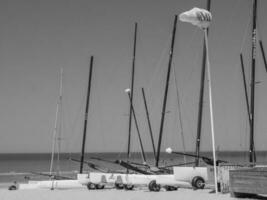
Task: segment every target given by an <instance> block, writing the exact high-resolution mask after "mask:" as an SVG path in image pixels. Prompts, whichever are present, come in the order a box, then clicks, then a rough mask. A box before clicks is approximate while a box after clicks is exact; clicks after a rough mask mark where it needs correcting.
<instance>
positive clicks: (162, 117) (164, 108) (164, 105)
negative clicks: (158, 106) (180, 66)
mask: <svg viewBox="0 0 267 200" xmlns="http://www.w3.org/2000/svg"><path fill="white" fill-rule="evenodd" d="M176 25H177V15H175V18H174V24H173V31H172V41H171V49H170V55H169V63H168V72H167V79H166V85H165V92H164V100H163V106H162V112H161V123H160V130H159V140H158V148H157V157H156V167H158V165H159V156H160V148H161V140H162V133H163V126H164V119H165V111H166V103H167V96H168V90H169V79H170V72H171V66H172V57H173V49H174V41H175V33H176Z"/></svg>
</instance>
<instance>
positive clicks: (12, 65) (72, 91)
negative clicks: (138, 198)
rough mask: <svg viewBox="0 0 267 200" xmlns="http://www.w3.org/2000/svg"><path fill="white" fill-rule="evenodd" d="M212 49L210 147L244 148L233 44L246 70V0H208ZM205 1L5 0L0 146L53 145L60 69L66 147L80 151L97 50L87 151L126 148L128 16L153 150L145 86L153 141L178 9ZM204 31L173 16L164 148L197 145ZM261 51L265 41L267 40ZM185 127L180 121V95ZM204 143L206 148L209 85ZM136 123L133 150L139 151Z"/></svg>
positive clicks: (259, 95) (264, 99) (266, 81)
mask: <svg viewBox="0 0 267 200" xmlns="http://www.w3.org/2000/svg"><path fill="white" fill-rule="evenodd" d="M211 1H212V5H211V9H212V14H213V22H212V24H211V26H210V35H209V48H210V63H211V75H212V90H213V96H214V120H215V137H216V146H219V148H220V150H248V147H249V124H248V119H247V115H246V114H247V113H246V107H245V100H244V90H243V85H242V76H241V68H240V62H239V53H240V49H242V51H243V53H244V58H245V61H244V62H245V67H246V73H247V78H248V79H249V74H250V62H251V61H250V52H251V38H250V37H251V30H250V29H251V12H252V0H211ZM205 6H206V1H205V0H75V1H74V0H1V1H0V111H1V112H0V134H1V140H0V152H1V153H15V152H21V153H26V152H36V153H39V152H50V151H51V146H52V133H53V127H54V121H55V114H56V104H57V100H58V95H59V79H60V68H61V67H62V68H63V69H64V76H63V108H62V111H61V112H60V113H61V114H62V117H61V120H60V121H62V131H61V134H62V142H61V145H62V151H65V152H79V151H80V149H81V139H82V131H83V120H84V119H83V116H84V110H85V96H86V89H87V82H88V71H89V58H90V56H91V55H94V56H95V63H94V74H93V80H92V89H91V92H92V93H91V99H90V108H89V119H88V120H89V121H88V129H87V130H88V136H87V143H86V151H88V152H95V151H104V152H106V151H119V152H125V151H126V145H127V134H128V110H129V102H128V97H127V95H126V94H125V93H124V89H125V88H128V87H129V85H130V72H131V62H132V49H133V34H134V22H138V36H137V53H136V77H135V83H136V84H135V94H134V95H135V96H134V105H135V108H136V114H137V118H138V122H139V126H140V132H141V135H142V138H143V142H144V146H145V150H146V151H152V147H151V142H150V139H149V132H148V126H147V123H146V118H145V111H144V105H143V101H142V96H141V87H144V88H145V91H146V95H147V101H148V108H149V112H150V115H151V116H150V117H151V123H152V128H153V134H154V136H155V140H156V141H157V137H158V133H159V124H160V116H161V113H160V112H161V106H162V101H163V92H164V91H163V89H164V84H165V78H166V72H167V63H168V51H169V47H170V39H171V37H170V35H171V30H172V25H173V20H174V15H175V14H180V13H181V12H183V11H186V10H189V9H191V8H193V7H202V8H205ZM266 9H267V1H265V0H258V27H259V29H258V33H259V35H260V36H262V37H261V39H262V40H263V43H264V45H265V48H267V38H265V37H264V35H266V34H267V21H266V20H265V16H264V15H265V12H266ZM202 45H203V32H202V31H201V30H200V29H197V28H196V27H194V26H192V25H190V24H186V23H182V22H178V26H177V34H176V41H175V50H174V60H173V61H174V62H173V67H174V69H175V72H173V73H172V75H171V80H170V81H171V82H170V90H169V96H168V103H167V114H166V118H165V119H166V121H165V122H166V123H165V126H164V134H163V143H162V149H165V148H166V147H168V146H171V147H172V148H174V149H177V150H182V149H183V148H182V141H181V131H182V130H183V134H184V137H185V148H186V150H188V151H192V150H194V146H195V138H196V129H197V124H196V122H197V109H198V107H197V106H198V95H199V87H200V86H199V83H200V69H201V56H202ZM266 51H267V49H266ZM257 55H258V57H257V72H256V80H257V81H260V83H259V84H257V85H256V100H255V101H256V108H255V112H256V117H255V145H256V150H266V141H267V135H266V132H267V123H266V113H267V95H266V94H267V93H266V90H267V73H266V72H265V71H264V67H263V61H262V57H261V54H260V52H259V48H258V54H257ZM174 73H175V74H176V79H177V86H178V89H179V95H180V101H181V114H182V119H181V120H182V124H183V129H181V127H180V125H179V117H178V116H179V115H178V110H177V98H176V97H177V95H176V88H175V81H174ZM202 132H203V137H202V138H203V139H202V142H201V149H202V150H203V151H206V150H211V137H210V126H209V109H208V98H207V90H206V93H205V102H204V118H203V131H202ZM139 149H140V148H139V144H138V140H137V134H136V130H135V127H134V126H133V150H135V151H139Z"/></svg>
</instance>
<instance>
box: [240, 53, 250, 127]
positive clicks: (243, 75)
mask: <svg viewBox="0 0 267 200" xmlns="http://www.w3.org/2000/svg"><path fill="white" fill-rule="evenodd" d="M239 57H240V63H241V70H242V77H243V85H244V91H245V99H246V106H247V113H248V121H249V125H250V126H251V119H250V111H249V101H248V89H247V84H246V80H247V79H246V75H245V67H244V61H243V55H242V53H240V55H239Z"/></svg>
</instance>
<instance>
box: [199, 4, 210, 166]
mask: <svg viewBox="0 0 267 200" xmlns="http://www.w3.org/2000/svg"><path fill="white" fill-rule="evenodd" d="M210 4H211V0H207V9H208V11H210ZM207 31H208V30H207ZM202 52H203V53H202V67H201V78H200V92H199V102H198V121H197V139H196V155H197V157H196V158H195V166H199V152H200V137H201V129H202V116H203V114H202V113H203V100H204V90H205V73H206V46H205V38H204V43H203V51H202Z"/></svg>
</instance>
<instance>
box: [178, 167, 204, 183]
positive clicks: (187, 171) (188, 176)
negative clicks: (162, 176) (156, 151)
mask: <svg viewBox="0 0 267 200" xmlns="http://www.w3.org/2000/svg"><path fill="white" fill-rule="evenodd" d="M173 174H174V178H175V180H177V181H186V182H191V181H192V180H193V178H194V177H196V176H200V177H202V178H203V179H204V181H205V182H206V181H207V180H208V169H207V167H173Z"/></svg>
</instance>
